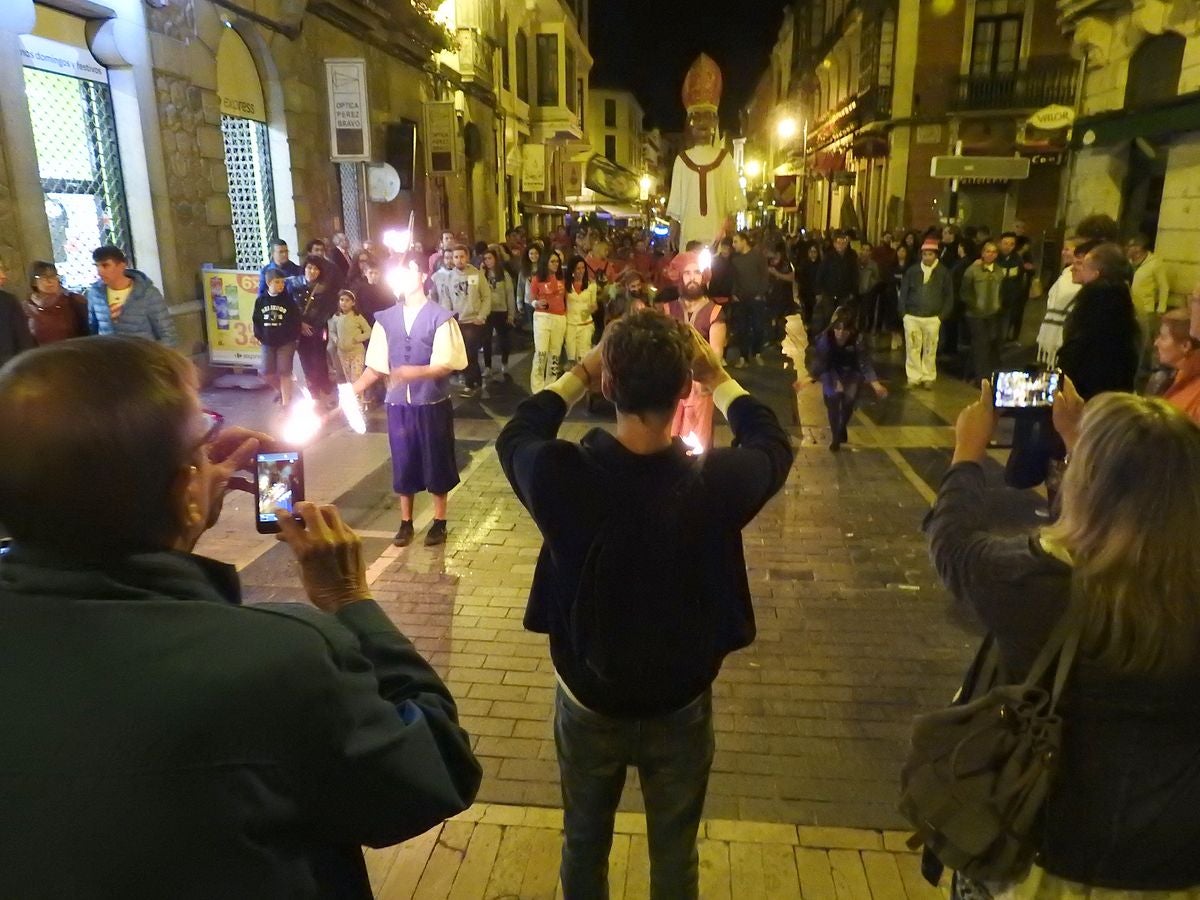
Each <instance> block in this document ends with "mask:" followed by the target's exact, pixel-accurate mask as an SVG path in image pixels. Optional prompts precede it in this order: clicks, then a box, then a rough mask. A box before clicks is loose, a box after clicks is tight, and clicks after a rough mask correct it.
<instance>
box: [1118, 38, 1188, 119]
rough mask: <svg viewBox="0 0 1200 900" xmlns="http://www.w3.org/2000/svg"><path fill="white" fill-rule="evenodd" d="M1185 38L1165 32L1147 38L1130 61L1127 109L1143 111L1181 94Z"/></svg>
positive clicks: (1127, 78)
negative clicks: (1141, 109)
mask: <svg viewBox="0 0 1200 900" xmlns="http://www.w3.org/2000/svg"><path fill="white" fill-rule="evenodd" d="M1186 43H1187V41H1186V40H1185V39H1184V37H1183V35H1181V34H1176V33H1175V32H1173V31H1166V32H1163V33H1162V34H1156V35H1153V36H1151V37H1148V38H1146V40H1144V41H1142V42H1141V44H1139V45H1138V48H1137V49H1136V50H1134V51H1133V55H1132V56H1131V57H1129V74H1128V76H1127V77H1126V79H1125V108H1126V109H1140V108H1144V107H1147V106H1152V105H1154V104H1155V103H1161V102H1162V101H1164V100H1170V99H1171V98H1173V97H1175V96H1177V95H1178V93H1179V73H1180V70H1181V69H1182V68H1183V48H1184V45H1185V44H1186Z"/></svg>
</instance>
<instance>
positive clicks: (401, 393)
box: [354, 264, 467, 547]
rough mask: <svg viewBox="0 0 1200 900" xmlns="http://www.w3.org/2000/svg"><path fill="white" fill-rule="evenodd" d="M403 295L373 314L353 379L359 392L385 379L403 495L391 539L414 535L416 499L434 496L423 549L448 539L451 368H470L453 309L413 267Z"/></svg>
mask: <svg viewBox="0 0 1200 900" xmlns="http://www.w3.org/2000/svg"><path fill="white" fill-rule="evenodd" d="M402 278H403V280H402V284H401V287H400V290H401V292H402V293H403V295H404V299H403V300H402V301H401V302H400V303H397V304H396V305H395V306H393V307H391V308H390V309H385V310H382V311H381V312H379V313H376V315H375V327H374V328H373V329H372V331H371V340H370V342H369V343H368V344H367V359H366V364H367V368H366V370H365V371H364V372H363V374H362V375H361V376H360V377H359V379H358V380H357V381H356V382H354V392H355V393H356V394H361V393H362V392H363V391H365V390H366V389H367V388H369V387H370V386H371V385H372V384H374V383H375V382H376V381H378V380H379V379H381V378H386V379H387V383H388V392H387V397H386V405H387V420H388V441H389V443H390V445H391V449H392V487H393V489H394V490H395V491H396V493H397V494H399V495H400V528H399V529H398V530H397V531H396V536H395V537H394V538H393V539H392V543H393V544H395V545H396V546H397V547H407V546H408V545H409V544H410V543H412V539H413V496H414V495H415V494H416V493H417V491H429V492H430V493H431V494H432V495H433V523H432V524H431V525H430V526H429V531H428V532H427V533H426V535H425V546H427V547H429V546H434V545H437V544H443V543H445V541H446V495H447V494H449V493H450V491H451V489H452V488H454V486H455V485H457V484H458V481H459V479H458V463H457V461H456V459H455V456H454V408H453V406H452V405H451V402H450V373H451V372H456V371H461V370H463V369H465V368H466V367H467V349H466V345H465V344H464V343H463V336H462V332H461V331H459V328H458V322H457V321H456V320H455V318H454V316H453V315H451V313H450V311H449V310H446V309H443V308H442V307H441V306H439V305H438V304H436V303H431V302H429V299H428V298H427V297H426V296H425V292H424V291H423V290H422V289H421V276H420V273H419V272H418V271H417V269H416V267H415V266H413V265H411V264H410V266H409V268H408V269H406V270H405V271H404V273H403V276H402Z"/></svg>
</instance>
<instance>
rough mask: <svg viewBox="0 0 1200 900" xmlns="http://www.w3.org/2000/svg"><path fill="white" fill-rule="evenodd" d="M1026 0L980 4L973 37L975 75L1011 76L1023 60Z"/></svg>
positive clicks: (990, 0) (988, 0)
mask: <svg viewBox="0 0 1200 900" xmlns="http://www.w3.org/2000/svg"><path fill="white" fill-rule="evenodd" d="M1024 20H1025V3H1024V0H979V2H978V3H977V4H976V5H975V25H974V30H973V32H972V34H971V75H973V76H976V77H980V76H984V77H986V76H988V75H1011V74H1013V73H1014V72H1016V71H1017V67H1018V64H1019V63H1020V58H1021V29H1022V26H1023V23H1024Z"/></svg>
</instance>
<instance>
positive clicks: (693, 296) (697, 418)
mask: <svg viewBox="0 0 1200 900" xmlns="http://www.w3.org/2000/svg"><path fill="white" fill-rule="evenodd" d="M711 271H712V251H711V250H709V249H708V248H707V247H705V248H703V249H702V250H700V251H699V252H698V253H697V252H692V251H685V252H683V253H680V254H679V255H678V256H676V257H675V258H674V259H673V260H671V266H670V272H671V276H672V279H673V280H674V281H676V282H677V283H678V285H679V299H678V300H672V301H671V302H670V303H667V304H666V313H667V315H669V316H671V317H672V318H674V319H678V320H679V321H681V322H686V323H687V324H689V325H691V326H693V327H695V329H696V330H697V331H698V332H700V336H701V337H703V338H704V339H705V340H706V341H708V344H709V346H710V347H712V349H713V352H714V353H715V354H716V356H717V359H724V356H725V336H726V334H725V319H724V317H723V316H722V313H721V307H719V306H717V305H716V304H715V303H713V302H712V300H711V299H709V297H708V277H709V274H710V273H711ZM671 436H672V437H676V436H678V437H681V438H683V441H684V443H685V444H687V445H688V447H690V448H691V452H692V453H693V454H696V453H703V452H704V451H705V450H708V449H711V447H712V441H713V398H712V394H711V393H710V392H709V391H707V390H705V389H704V387H703V386H702V385H701V384H700V382H698V381H694V382H692V389H691V392H690V393H689V394H688V395H687V396H686V397H684V398H683V399H682V400H680V401H679V406H678V407H677V408H676V410H675V420H674V422H673V423H672V424H671Z"/></svg>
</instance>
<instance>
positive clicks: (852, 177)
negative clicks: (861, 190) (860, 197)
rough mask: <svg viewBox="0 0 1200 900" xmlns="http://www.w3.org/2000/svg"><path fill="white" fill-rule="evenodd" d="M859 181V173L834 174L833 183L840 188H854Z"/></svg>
mask: <svg viewBox="0 0 1200 900" xmlns="http://www.w3.org/2000/svg"><path fill="white" fill-rule="evenodd" d="M857 181H858V173H857V172H834V173H833V183H834V184H835V185H837V186H838V187H854V185H855V183H857Z"/></svg>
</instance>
